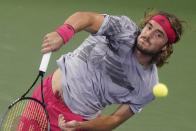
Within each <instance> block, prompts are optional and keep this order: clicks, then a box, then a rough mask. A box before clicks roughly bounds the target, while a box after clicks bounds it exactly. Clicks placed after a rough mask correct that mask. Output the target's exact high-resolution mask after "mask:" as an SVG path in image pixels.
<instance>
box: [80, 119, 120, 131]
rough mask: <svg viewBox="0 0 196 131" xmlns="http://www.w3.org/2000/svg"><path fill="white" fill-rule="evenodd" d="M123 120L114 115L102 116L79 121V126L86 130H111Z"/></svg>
mask: <svg viewBox="0 0 196 131" xmlns="http://www.w3.org/2000/svg"><path fill="white" fill-rule="evenodd" d="M122 122H123V121H120V120H119V119H118V118H116V117H114V116H101V117H99V118H95V119H93V120H90V121H85V122H79V123H78V127H77V128H78V129H81V130H85V131H111V130H112V129H114V128H116V127H117V126H118V125H120V124H121V123H122Z"/></svg>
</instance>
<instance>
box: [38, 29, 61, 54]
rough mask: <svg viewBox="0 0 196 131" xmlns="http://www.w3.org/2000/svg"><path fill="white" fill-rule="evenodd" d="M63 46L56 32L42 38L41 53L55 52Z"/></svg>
mask: <svg viewBox="0 0 196 131" xmlns="http://www.w3.org/2000/svg"><path fill="white" fill-rule="evenodd" d="M62 45H63V39H62V38H61V36H60V35H59V34H58V33H57V32H51V33H49V34H47V35H46V36H45V37H44V40H43V44H42V50H41V53H42V54H44V53H47V52H51V51H57V50H59V49H60V48H61V46H62Z"/></svg>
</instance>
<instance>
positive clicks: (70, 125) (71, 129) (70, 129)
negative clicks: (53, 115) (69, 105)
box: [58, 114, 79, 131]
mask: <svg viewBox="0 0 196 131" xmlns="http://www.w3.org/2000/svg"><path fill="white" fill-rule="evenodd" d="M78 124H79V122H77V121H75V120H73V121H69V122H66V121H65V120H64V116H63V115H62V114H60V115H59V118H58V126H59V128H60V129H61V130H62V131H76V130H77V126H78Z"/></svg>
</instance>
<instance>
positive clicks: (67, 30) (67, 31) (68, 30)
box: [56, 24, 75, 44]
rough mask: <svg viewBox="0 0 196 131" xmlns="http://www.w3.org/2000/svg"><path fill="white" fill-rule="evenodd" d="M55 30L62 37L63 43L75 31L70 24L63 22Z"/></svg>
mask: <svg viewBox="0 0 196 131" xmlns="http://www.w3.org/2000/svg"><path fill="white" fill-rule="evenodd" d="M56 32H57V33H58V34H59V35H60V36H61V38H62V39H63V42H64V44H66V43H67V42H68V41H69V40H70V39H71V38H72V37H73V35H74V34H75V31H74V29H73V27H72V26H71V25H68V24H63V25H61V26H60V27H59V28H57V29H56Z"/></svg>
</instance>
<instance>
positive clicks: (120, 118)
mask: <svg viewBox="0 0 196 131" xmlns="http://www.w3.org/2000/svg"><path fill="white" fill-rule="evenodd" d="M133 115H134V113H133V111H132V110H131V108H130V106H129V105H128V104H122V105H120V106H119V108H118V109H117V110H116V111H115V112H114V113H113V114H112V117H113V118H114V119H115V121H116V123H117V125H119V124H121V123H123V122H124V121H126V120H127V119H129V118H130V117H132V116H133Z"/></svg>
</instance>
